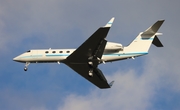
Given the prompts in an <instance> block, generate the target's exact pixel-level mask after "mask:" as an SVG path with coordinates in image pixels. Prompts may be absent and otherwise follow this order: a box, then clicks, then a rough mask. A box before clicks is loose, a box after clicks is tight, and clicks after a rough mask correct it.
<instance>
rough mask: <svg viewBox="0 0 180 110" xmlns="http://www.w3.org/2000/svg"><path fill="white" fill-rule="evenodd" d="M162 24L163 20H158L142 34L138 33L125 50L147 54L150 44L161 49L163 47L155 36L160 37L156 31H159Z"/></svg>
mask: <svg viewBox="0 0 180 110" xmlns="http://www.w3.org/2000/svg"><path fill="white" fill-rule="evenodd" d="M163 22H164V20H159V21H157V22H156V23H155V24H154V25H152V26H150V27H149V28H148V29H147V30H145V31H144V32H141V33H139V35H138V36H137V37H136V38H135V39H134V41H133V42H131V44H130V45H129V46H128V47H127V50H128V51H138V52H148V50H149V48H150V45H151V44H152V43H153V44H154V45H155V46H157V47H162V46H163V45H162V43H161V42H160V40H159V39H158V37H157V35H161V33H157V31H158V30H159V28H160V27H161V25H162V24H163Z"/></svg>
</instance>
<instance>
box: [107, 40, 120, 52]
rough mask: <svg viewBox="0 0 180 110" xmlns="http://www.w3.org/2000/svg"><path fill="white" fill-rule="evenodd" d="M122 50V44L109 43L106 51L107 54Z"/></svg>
mask: <svg viewBox="0 0 180 110" xmlns="http://www.w3.org/2000/svg"><path fill="white" fill-rule="evenodd" d="M122 50H123V46H122V44H119V43H114V42H107V44H106V47H105V50H104V51H105V52H117V51H122Z"/></svg>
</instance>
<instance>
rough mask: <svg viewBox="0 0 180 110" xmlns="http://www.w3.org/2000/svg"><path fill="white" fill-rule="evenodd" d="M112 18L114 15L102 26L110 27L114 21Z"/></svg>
mask: <svg viewBox="0 0 180 110" xmlns="http://www.w3.org/2000/svg"><path fill="white" fill-rule="evenodd" d="M114 19H115V17H112V18H111V19H110V20H109V22H108V23H107V24H106V25H105V26H104V27H111V26H112V24H113V22H114Z"/></svg>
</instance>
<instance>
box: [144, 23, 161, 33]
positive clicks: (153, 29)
mask: <svg viewBox="0 0 180 110" xmlns="http://www.w3.org/2000/svg"><path fill="white" fill-rule="evenodd" d="M163 22H164V20H159V21H157V22H156V23H155V24H154V25H152V26H150V27H149V28H148V29H147V30H146V31H144V32H143V33H142V35H154V34H156V32H157V31H158V30H159V28H160V27H161V25H162V24H163Z"/></svg>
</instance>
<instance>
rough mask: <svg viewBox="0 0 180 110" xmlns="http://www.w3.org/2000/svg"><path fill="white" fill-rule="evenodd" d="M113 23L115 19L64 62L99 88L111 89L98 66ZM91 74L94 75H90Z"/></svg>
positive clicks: (101, 28)
mask: <svg viewBox="0 0 180 110" xmlns="http://www.w3.org/2000/svg"><path fill="white" fill-rule="evenodd" d="M113 21H114V18H112V19H111V20H110V21H109V22H108V23H107V24H106V25H105V26H104V27H100V28H99V29H98V30H97V31H96V32H95V33H94V34H92V35H91V36H90V37H89V38H88V39H87V40H86V41H85V42H84V43H83V44H82V45H81V46H80V47H79V48H77V49H76V50H75V51H74V52H73V53H72V54H71V55H70V56H68V57H67V59H66V60H65V61H64V63H65V64H66V65H68V66H69V67H70V68H72V69H73V70H74V71H76V72H77V73H79V74H80V75H81V76H83V77H84V78H86V79H87V80H89V81H90V82H91V83H93V84H94V85H96V86H98V87H99V88H110V85H109V84H108V83H107V80H106V78H105V77H104V75H103V73H102V72H101V70H100V69H98V67H97V66H98V64H99V63H100V59H101V57H102V54H103V52H104V48H105V46H106V43H107V41H106V40H105V38H106V36H107V34H108V32H109V29H110V27H111V25H112V23H113ZM91 73H92V74H93V75H90V74H91Z"/></svg>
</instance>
